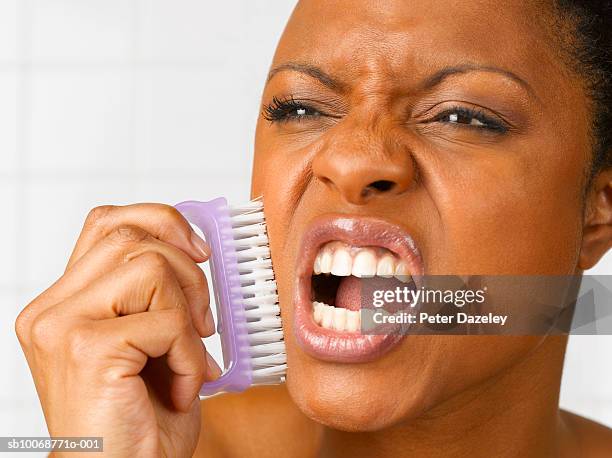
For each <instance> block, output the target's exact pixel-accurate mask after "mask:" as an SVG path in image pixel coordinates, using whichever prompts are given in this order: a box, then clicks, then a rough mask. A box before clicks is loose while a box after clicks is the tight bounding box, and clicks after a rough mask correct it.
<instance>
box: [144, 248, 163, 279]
mask: <svg viewBox="0 0 612 458" xmlns="http://www.w3.org/2000/svg"><path fill="white" fill-rule="evenodd" d="M139 259H140V262H141V263H143V264H144V267H145V269H146V270H147V271H148V272H149V273H152V274H153V275H154V276H156V277H160V278H165V277H166V276H167V275H169V274H170V271H171V268H170V264H169V263H168V260H167V259H166V257H165V256H164V255H163V254H161V253H158V252H157V251H146V252H144V253H142V254H141V255H140V256H139Z"/></svg>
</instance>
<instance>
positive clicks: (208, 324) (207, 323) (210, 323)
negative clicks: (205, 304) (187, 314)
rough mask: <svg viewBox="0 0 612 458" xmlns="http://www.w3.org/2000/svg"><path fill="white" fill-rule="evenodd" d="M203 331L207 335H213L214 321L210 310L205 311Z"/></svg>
mask: <svg viewBox="0 0 612 458" xmlns="http://www.w3.org/2000/svg"><path fill="white" fill-rule="evenodd" d="M204 331H206V333H207V334H208V335H212V334H214V333H215V319H214V318H213V314H212V310H210V308H208V309H207V310H206V316H205V317H204Z"/></svg>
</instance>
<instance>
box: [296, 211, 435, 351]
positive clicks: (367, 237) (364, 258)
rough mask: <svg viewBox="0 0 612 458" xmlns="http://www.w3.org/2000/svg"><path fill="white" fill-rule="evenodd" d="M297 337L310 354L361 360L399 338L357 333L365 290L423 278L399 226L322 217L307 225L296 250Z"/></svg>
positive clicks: (413, 250)
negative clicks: (299, 245) (297, 256)
mask: <svg viewBox="0 0 612 458" xmlns="http://www.w3.org/2000/svg"><path fill="white" fill-rule="evenodd" d="M299 256H300V258H299V261H298V278H297V282H296V285H297V291H296V295H295V297H296V304H295V330H296V337H297V340H298V342H299V343H300V345H301V346H302V348H304V350H306V351H307V352H308V353H309V354H311V355H312V356H315V357H317V358H319V359H324V360H328V361H339V362H365V361H369V360H372V359H375V358H376V357H378V356H380V355H382V354H383V353H385V352H386V351H388V350H389V349H390V348H392V347H393V346H394V345H395V344H397V343H399V341H400V340H401V337H402V336H401V335H398V334H393V333H390V334H382V335H380V334H379V335H368V334H363V333H362V326H361V316H362V314H361V309H362V307H364V308H365V307H368V308H371V304H366V303H363V302H364V301H367V300H368V294H367V292H368V291H370V290H371V289H372V287H373V285H375V286H376V288H377V289H387V288H389V289H391V288H393V287H394V286H396V285H398V284H399V282H402V283H407V282H411V281H412V276H414V275H417V276H418V275H422V271H423V268H422V263H421V257H420V254H419V253H418V250H417V249H416V245H415V243H414V241H413V239H412V238H411V237H410V236H409V235H408V234H407V233H406V232H405V231H403V230H402V229H401V228H399V227H398V226H395V225H392V224H389V223H387V222H384V221H381V220H378V219H373V218H348V217H345V216H342V217H333V216H327V217H324V218H321V219H318V220H316V221H315V222H314V223H312V224H311V225H310V226H309V228H308V229H307V231H306V233H305V234H304V237H303V240H302V246H301V249H300V252H299Z"/></svg>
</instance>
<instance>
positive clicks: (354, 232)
mask: <svg viewBox="0 0 612 458" xmlns="http://www.w3.org/2000/svg"><path fill="white" fill-rule="evenodd" d="M331 241H341V242H345V243H346V244H348V245H353V246H378V247H383V248H386V249H387V250H389V251H391V252H392V253H394V254H395V255H396V256H397V257H398V258H400V259H401V260H402V261H404V262H406V264H407V265H408V270H409V272H410V274H411V275H412V276H413V277H419V276H422V275H423V271H424V267H423V260H422V257H421V254H420V252H419V250H418V248H417V246H416V243H415V241H414V239H413V238H412V237H411V236H410V235H409V234H408V233H407V232H406V231H405V230H403V229H402V228H401V227H399V226H397V225H395V224H391V223H388V222H386V221H383V220H381V219H378V218H372V217H351V216H345V215H343V216H335V215H326V216H324V217H320V218H318V219H316V220H315V221H313V222H312V223H311V224H310V226H309V227H308V228H307V229H306V232H305V234H304V237H303V239H302V247H301V250H300V254H301V259H300V261H299V264H298V271H297V273H298V277H299V278H304V277H310V276H311V275H312V273H313V264H314V259H315V257H316V255H317V253H318V251H319V249H320V248H321V246H323V245H324V244H325V243H327V242H331Z"/></svg>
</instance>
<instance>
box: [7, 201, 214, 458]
mask: <svg viewBox="0 0 612 458" xmlns="http://www.w3.org/2000/svg"><path fill="white" fill-rule="evenodd" d="M208 252H209V248H208V246H207V245H206V244H205V243H204V241H203V240H202V239H200V238H199V237H198V236H197V235H196V234H195V233H194V232H193V231H192V229H191V227H190V226H189V224H188V223H187V221H186V220H185V219H184V218H183V217H182V216H181V215H180V213H178V212H177V211H176V210H175V209H174V208H172V207H168V206H165V205H157V204H139V205H131V206H126V207H99V208H96V209H94V210H93V211H92V212H91V213H90V214H89V216H88V217H87V220H86V222H85V225H84V228H83V231H82V233H81V235H80V237H79V239H78V241H77V244H76V246H75V248H74V251H73V253H72V256H71V257H70V260H69V262H68V266H67V268H66V271H65V273H64V274H63V276H62V277H61V278H60V279H59V280H57V281H56V282H55V283H54V284H53V285H52V286H51V287H50V288H49V289H47V290H46V291H44V292H43V293H42V294H41V295H40V296H38V297H37V298H36V299H34V301H32V302H31V303H30V304H29V305H28V306H27V307H26V308H25V309H24V310H23V311H22V312H21V314H20V315H19V317H18V318H17V322H16V331H17V335H18V337H19V341H20V342H21V346H22V348H23V350H24V353H25V355H26V358H27V360H28V364H29V366H30V370H31V372H32V376H33V378H34V382H35V384H36V389H37V391H38V396H39V398H40V401H41V404H42V407H43V411H44V414H45V418H46V421H47V426H48V428H49V433H50V434H51V435H52V436H102V437H103V438H104V452H105V455H109V456H130V457H139V456H144V457H155V456H177V457H178V456H191V455H192V453H193V451H194V449H195V446H196V444H197V440H198V434H199V431H200V405H199V404H200V402H199V398H198V391H199V389H200V386H201V384H202V383H203V382H204V381H205V380H212V379H214V378H216V377H217V376H218V375H219V374H220V369H219V368H218V366H217V365H216V364H215V363H214V360H213V359H212V358H211V357H210V356H209V355H208V353H206V349H205V348H204V345H203V342H202V340H201V337H206V336H209V335H211V334H213V333H214V322H213V319H212V314H211V313H210V310H209V295H208V287H207V283H206V278H205V276H204V274H203V272H202V270H201V269H200V268H199V267H198V266H197V264H196V262H203V261H205V260H206V259H207V258H208Z"/></svg>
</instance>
